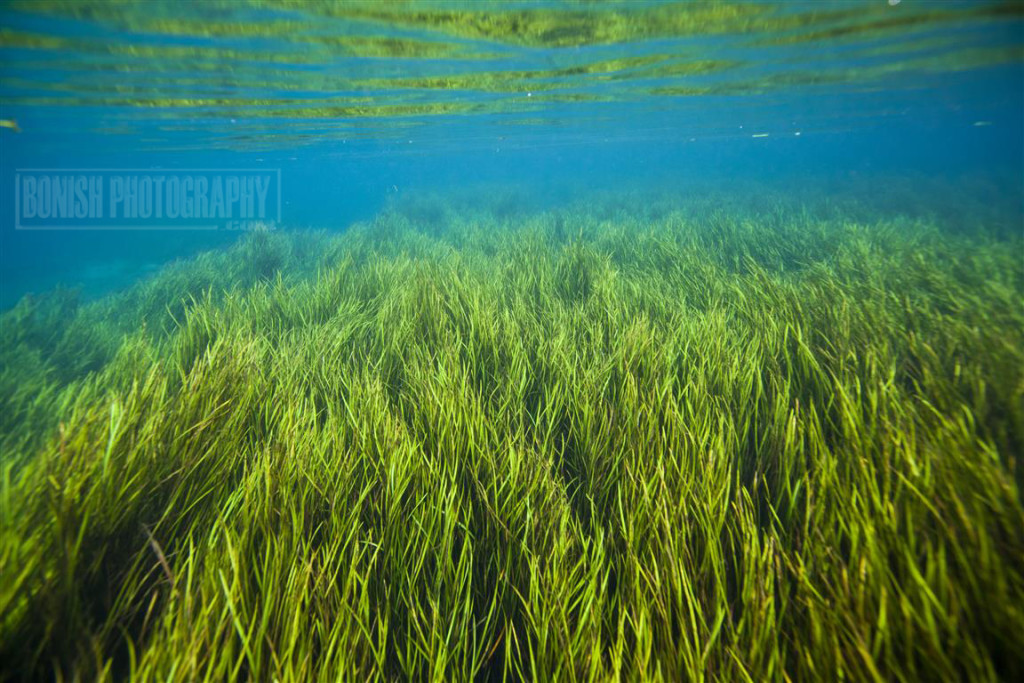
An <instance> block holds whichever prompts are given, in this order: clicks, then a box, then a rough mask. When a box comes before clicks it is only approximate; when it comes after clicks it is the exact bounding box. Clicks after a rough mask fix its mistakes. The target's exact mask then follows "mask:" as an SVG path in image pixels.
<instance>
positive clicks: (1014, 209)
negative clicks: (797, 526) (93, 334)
mask: <svg viewBox="0 0 1024 683" xmlns="http://www.w3.org/2000/svg"><path fill="white" fill-rule="evenodd" d="M1022 46H1024V3H1022V2H1017V1H1015V0H1003V1H999V2H981V1H978V2H957V1H954V0H931V1H929V0H917V1H915V0H903V1H902V2H898V3H895V4H893V3H892V1H891V0H850V1H842V2H838V1H818V2H786V3H767V2H642V1H639V0H631V1H628V2H615V1H611V2H508V3H488V2H484V3H469V2H426V1H423V2H394V3H385V2H378V1H375V0H370V1H367V2H346V3H322V2H301V1H299V0H270V1H267V0H252V1H243V0H221V1H210V2H204V3H189V4H185V3H178V2H162V1H147V2H110V1H103V2H88V1H68V0H60V1H54V2H45V1H44V2H9V3H5V4H4V5H3V6H2V9H0V119H3V120H6V121H12V122H16V123H17V127H18V128H19V129H20V132H16V131H15V130H14V129H13V128H12V127H3V128H0V207H2V210H0V307H9V306H11V305H13V303H15V302H16V301H17V300H18V299H19V298H20V297H21V296H23V295H24V294H25V293H26V292H32V291H40V290H43V289H48V288H50V287H52V286H54V285H55V284H57V283H58V282H60V283H64V284H68V285H73V286H81V287H82V288H83V290H84V292H85V293H86V294H87V295H96V294H100V293H102V292H104V291H109V290H110V289H113V288H117V287H121V286H124V285H126V284H128V283H130V282H131V281H132V280H133V279H135V278H138V277H142V276H145V275H147V274H148V273H151V272H153V270H155V269H156V268H157V267H159V265H160V264H161V263H163V262H166V261H168V260H171V259H174V258H179V257H184V256H188V255H189V254H193V253H196V252H197V251H199V250H202V249H206V248H210V247H212V246H216V245H218V244H224V243H227V242H230V241H233V240H235V239H237V234H236V233H231V232H227V231H217V232H212V233H196V232H188V231H159V232H157V231H132V232H125V231H117V232H104V231H74V232H72V231H46V232H33V231H24V230H15V228H14V220H13V219H14V211H13V202H14V180H13V178H14V173H15V169H23V168H82V167H87V168H163V169H175V168H193V167H201V168H222V167H231V168H239V167H244V168H267V169H281V183H282V184H281V191H282V198H283V205H282V216H281V218H282V220H281V224H282V226H283V227H285V228H290V227H306V226H311V227H322V228H330V229H338V230H341V229H344V228H345V227H346V226H348V225H350V224H351V223H352V222H354V221H358V220H365V219H369V218H372V216H373V215H374V214H375V213H377V212H378V211H379V210H380V209H381V208H382V207H384V206H385V205H386V204H387V203H388V202H391V201H394V200H395V199H396V198H401V197H406V196H409V195H410V194H416V193H424V192H435V193H441V194H444V193H459V194H460V195H462V196H465V195H466V194H467V193H468V194H474V193H476V194H477V195H478V196H479V197H480V198H481V200H482V201H486V200H487V198H488V196H489V193H491V192H493V191H494V188H496V187H502V188H514V192H513V194H512V195H511V196H514V197H515V198H516V200H517V201H518V202H519V203H521V205H522V208H523V209H533V208H538V207H544V206H547V205H552V204H559V203H562V202H564V201H566V200H568V199H576V198H579V197H580V196H581V195H582V194H584V193H586V192H589V191H594V190H604V189H609V188H611V189H619V188H624V187H631V188H640V189H650V188H661V189H664V190H665V191H667V192H671V193H674V194H675V195H678V196H682V197H685V196H686V195H687V194H688V193H700V192H702V191H705V190H707V189H708V188H715V189H726V190H733V191H734V192H735V193H736V196H737V198H741V197H745V196H748V195H749V193H752V192H754V193H756V192H758V188H761V187H769V186H770V187H773V188H775V189H781V190H783V191H784V192H786V193H787V194H790V195H792V196H794V197H798V198H800V197H807V198H808V200H812V199H813V200H815V201H817V200H820V199H821V198H822V197H828V196H840V195H841V196H851V195H856V196H859V197H862V198H863V199H864V200H865V201H875V202H878V203H880V204H882V205H884V208H885V209H886V210H889V211H892V212H900V211H906V212H921V211H927V210H928V209H931V213H932V214H935V215H939V216H944V217H945V218H946V219H948V220H950V221H953V222H956V221H968V220H970V216H966V215H963V214H964V213H965V212H969V211H972V210H974V209H973V208H972V207H975V206H977V205H979V204H978V203H980V205H984V206H987V207H992V208H993V213H992V216H994V217H995V218H992V219H991V220H999V221H1003V222H1004V223H1005V229H1008V230H1020V229H1021V228H1020V224H1019V223H1020V219H1021V215H1022V214H1021V211H1022V178H1024V171H1022V166H1024V161H1022V155H1024V135H1022V130H1024V116H1022V112H1024V67H1022V64H1024V58H1022V49H1024V47H1022ZM949 188H954V189H955V190H956V192H951V191H950V190H949ZM966 198H972V202H967V201H966Z"/></svg>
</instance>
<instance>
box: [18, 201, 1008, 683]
mask: <svg viewBox="0 0 1024 683" xmlns="http://www.w3.org/2000/svg"><path fill="white" fill-rule="evenodd" d="M738 196H739V195H737V196H736V197H727V198H720V197H710V196H709V197H705V198H703V199H693V198H691V199H689V200H686V201H681V200H679V199H678V198H676V197H673V196H667V197H653V198H648V199H647V200H646V201H642V202H637V201H636V198H629V197H625V198H623V197H618V196H615V195H609V196H606V197H604V198H603V199H596V198H595V199H592V200H588V201H587V203H586V204H585V205H583V204H580V205H572V206H567V207H563V208H561V209H558V210H550V211H547V212H540V211H538V212H535V213H520V214H509V213H508V211H507V210H506V209H501V208H500V198H499V199H496V200H495V202H494V206H493V207H491V206H488V204H487V203H486V202H483V203H477V204H475V205H459V204H456V203H453V200H451V199H450V198H446V199H443V200H442V199H436V198H435V199H430V198H426V199H421V200H417V201H415V202H410V203H408V204H406V205H405V206H403V205H402V204H400V203H399V204H397V205H395V206H393V207H392V208H391V209H389V210H388V211H387V212H385V213H384V214H382V215H381V216H379V217H378V218H377V219H376V220H374V221H372V222H369V223H364V224H360V225H357V226H355V227H353V228H352V229H351V230H350V231H348V232H347V233H345V234H342V235H337V234H329V233H315V232H311V233H305V232H275V233H259V234H256V235H251V236H247V237H245V238H244V239H242V240H241V241H240V242H239V243H238V244H236V245H235V246H234V247H232V248H230V249H227V250H222V251H213V252H208V253H205V254H203V255H201V256H200V257H198V258H196V259H193V260H190V261H181V262H178V263H175V264H172V265H170V266H168V267H166V268H164V269H163V270H162V271H160V272H159V273H158V274H156V275H155V276H154V277H152V278H150V279H149V280H146V281H144V282H141V283H139V284H137V285H135V286H133V287H132V288H130V289H128V290H125V291H123V292H120V293H116V294H112V295H109V296H107V297H105V298H102V299H99V300H96V301H93V302H81V301H79V300H77V299H76V298H75V297H74V295H73V293H70V292H66V291H59V292H55V293H53V294H51V295H50V296H48V297H43V298H38V297H37V298H33V299H25V300H23V301H22V302H21V303H20V304H19V305H18V306H17V307H15V308H14V309H12V310H10V311H8V312H6V313H4V314H3V317H2V320H0V322H2V325H0V420H2V422H0V451H2V453H3V460H2V481H0V483H2V490H0V568H2V571H0V615H2V616H0V662H3V664H2V665H0V669H2V671H3V674H4V677H5V678H7V679H9V680H20V679H24V678H52V677H53V676H54V675H55V674H56V675H57V676H58V677H62V678H63V679H82V680H96V679H99V680H111V679H122V678H131V679H132V680H154V679H165V680H217V681H220V680H254V681H263V680H268V681H269V680H281V681H310V680H337V679H338V678H339V677H341V678H343V679H346V680H360V681H362V680H428V679H429V680H471V679H480V680H540V681H554V680H619V679H626V680H715V681H738V680H877V681H881V680H968V679H970V680H995V679H999V678H1003V679H1008V680H1011V679H1014V678H1017V677H1019V676H1020V675H1021V674H1022V673H1024V665H1022V662H1024V660H1022V653H1024V611H1022V610H1024V562H1022V559H1024V507H1022V504H1021V499H1020V485H1021V481H1022V465H1021V461H1020V454H1021V449H1022V445H1024V312H1022V307H1021V305H1020V302H1021V301H1022V295H1024V263H1022V260H1021V259H1020V258H1019V255H1020V253H1021V249H1022V247H1024V244H1022V241H1021V239H1022V238H1021V235H1020V234H1016V233H1013V232H1012V231H1011V233H1010V234H1003V233H999V232H997V231H994V230H992V229H991V227H990V226H987V225H986V224H985V223H984V221H982V222H981V223H980V224H975V225H972V226H970V227H969V228H965V227H964V226H959V227H958V228H957V229H952V228H951V227H948V226H945V225H943V224H942V223H941V221H940V219H939V218H938V217H934V218H930V217H927V216H913V215H899V214H896V213H893V212H878V211H871V210H870V209H869V208H865V206H864V205H862V204H857V203H850V204H848V205H847V204H842V203H838V204H837V203H835V202H831V203H829V204H828V205H822V206H816V205H810V206H799V205H796V204H794V202H792V201H785V200H782V199H780V198H774V197H770V196H767V197H766V196H764V194H763V193H760V194H754V193H751V194H750V195H749V196H750V197H757V199H756V200H754V199H750V200H747V201H746V202H744V201H742V200H740V199H738ZM431 202H436V206H435V207H434V208H433V209H431V208H430V203H431ZM623 206H642V207H646V211H647V213H646V214H645V213H644V212H643V211H637V210H630V211H624V210H622V207H623ZM978 211H979V213H978V214H977V215H983V214H982V213H980V212H981V209H980V208H979V210H978ZM424 215H426V216H440V217H443V219H444V220H443V227H442V226H439V225H434V224H429V225H420V224H419V223H418V222H417V220H418V219H417V217H418V216H419V217H422V216H424Z"/></svg>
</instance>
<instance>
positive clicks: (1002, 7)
mask: <svg viewBox="0 0 1024 683" xmlns="http://www.w3.org/2000/svg"><path fill="white" fill-rule="evenodd" d="M1022 14H1024V10H1022V6H1021V4H1020V3H1018V2H1013V1H993V2H957V1H955V0H949V1H943V2H908V3H903V4H897V3H888V4H886V3H883V2H881V1H879V2H868V1H864V2H821V3H809V2H804V3H768V2H726V1H722V2H716V1H709V2H671V3H657V2H650V3H648V2H639V1H635V0H623V1H620V2H616V1H612V2H602V3H588V2H582V3H563V2H549V3H543V2H542V3H536V2H529V3H528V2H522V3H488V2H437V1H435V0H423V1H411V2H397V3H386V2H379V0H365V1H361V0H357V1H349V2H343V3H333V2H305V1H301V2H300V1H297V0H251V1H242V0H227V1H221V2H203V3H191V4H185V5H183V4H182V3H180V2H177V1H174V0H168V1H166V2H164V1H162V0H150V1H147V2H109V1H107V0H103V1H99V2H90V1H88V0H54V1H52V2H48V1H46V0H38V1H31V0H29V1H24V0H15V1H14V2H11V3H9V4H7V5H6V6H5V9H4V15H3V16H4V24H5V25H4V28H3V29H2V31H0V54H2V55H3V57H2V59H3V63H4V67H3V81H2V85H0V92H2V95H3V98H4V99H3V101H5V102H7V103H8V104H14V105H23V106H62V107H63V106H67V107H74V106H78V107H83V108H84V107H88V108H89V110H90V111H91V112H95V113H93V114H91V115H88V116H85V117H83V120H82V121H81V122H80V123H79V124H77V125H78V126H82V127H86V126H89V127H88V128H87V130H91V131H93V132H105V133H118V134H124V135H132V134H137V133H138V131H139V127H138V126H139V122H140V121H153V120H157V121H164V122H165V125H164V126H163V128H164V131H165V133H168V134H170V133H178V132H182V131H202V132H203V133H204V134H206V135H210V134H211V133H215V135H213V138H214V140H215V141H217V142H221V141H226V144H228V145H230V146H233V147H249V146H264V147H265V146H274V145H275V140H276V143H277V144H303V143H304V141H308V136H315V137H316V138H317V139H321V138H322V137H324V136H333V137H343V138H352V137H359V136H363V137H366V136H374V137H376V136H398V135H402V134H404V133H402V132H401V131H406V130H408V129H409V128H410V127H415V126H416V125H417V124H419V123H422V122H423V121H424V120H427V119H430V118H432V117H455V116H460V117H461V116H468V117H481V116H492V117H493V116H495V115H502V116H504V117H506V118H507V120H508V121H509V122H510V123H514V124H520V125H541V126H543V125H545V124H546V123H548V122H550V121H552V120H554V119H556V118H557V117H558V116H559V114H560V112H563V111H564V110H565V109H566V108H569V107H572V106H573V105H582V106H587V105H592V104H594V103H629V104H634V105H637V106H639V107H641V108H657V107H660V106H663V104H662V103H663V101H664V100H666V99H671V100H678V99H680V98H685V99H690V98H697V99H698V100H699V99H702V98H707V97H714V96H727V95H733V96H742V95H747V96H753V95H757V96H760V97H773V96H778V95H780V94H783V93H791V92H793V91H795V90H806V91H808V92H818V93H822V92H826V93H827V92H829V91H835V90H851V89H852V90H881V89H886V90H892V89H908V88H920V87H923V86H926V85H927V84H928V83H930V82H936V81H937V80H939V79H941V78H944V77H945V76H946V75H948V74H950V73H954V72H960V71H964V70H970V69H977V68H981V67H991V66H997V65H1000V64H1007V63H1014V62H1017V61H1019V60H1020V58H1021V45H1020V43H1019V41H1014V40H1012V36H1013V33H1012V31H1011V28H1010V27H1012V26H1014V25H1019V21H1020V19H1021V16H1022ZM993 32H995V34H996V35H1002V40H996V41H995V42H993V40H992V36H993V35H994V33H993ZM694 106H699V105H696V104H695V105H694ZM97 108H101V109H102V111H95V110H96V109H97ZM238 119H245V124H244V125H243V126H238V125H236V124H237V120H238ZM339 119H340V120H344V123H343V124H337V123H335V122H337V121H338V120H339ZM232 120H235V121H234V122H233V121H232ZM240 128H241V130H240ZM281 133H291V135H287V136H283V137H282V136H281ZM270 136H276V137H275V138H271V137H270ZM158 137H159V136H158Z"/></svg>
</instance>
